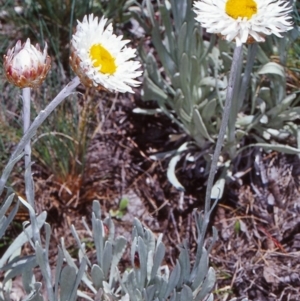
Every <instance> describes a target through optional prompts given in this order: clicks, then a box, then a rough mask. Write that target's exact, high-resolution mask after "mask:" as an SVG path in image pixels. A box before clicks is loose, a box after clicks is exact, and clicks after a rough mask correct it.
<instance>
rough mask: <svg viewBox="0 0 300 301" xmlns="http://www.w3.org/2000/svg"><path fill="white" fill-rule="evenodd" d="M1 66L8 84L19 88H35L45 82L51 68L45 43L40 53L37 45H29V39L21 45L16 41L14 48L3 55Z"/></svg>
mask: <svg viewBox="0 0 300 301" xmlns="http://www.w3.org/2000/svg"><path fill="white" fill-rule="evenodd" d="M3 65H4V71H5V75H6V77H7V79H8V81H9V82H11V83H12V84H14V85H16V86H18V87H20V88H25V87H31V88H37V87H39V86H40V85H41V84H42V82H43V81H44V80H45V77H46V75H47V73H48V71H49V69H50V66H51V59H50V57H49V56H48V55H47V43H45V48H44V51H43V52H42V51H41V49H40V46H39V45H38V44H37V45H36V46H35V47H34V46H33V45H32V44H31V43H30V39H27V41H26V43H24V44H23V45H22V44H21V41H18V42H17V44H16V46H15V47H13V48H12V49H9V50H8V51H7V54H6V55H4V64H3Z"/></svg>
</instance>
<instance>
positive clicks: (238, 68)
mask: <svg viewBox="0 0 300 301" xmlns="http://www.w3.org/2000/svg"><path fill="white" fill-rule="evenodd" d="M290 2H291V1H283V0H278V1H274V0H200V1H195V2H194V11H195V13H196V17H195V19H196V20H197V21H198V22H199V23H200V24H201V26H202V27H203V28H205V29H206V31H207V32H209V33H214V34H217V35H219V36H221V37H222V38H223V39H225V40H227V41H229V42H231V41H235V43H236V47H235V49H234V53H233V58H232V65H231V70H230V75H229V81H228V86H227V91H226V101H225V104H224V111H223V116H222V122H221V126H220V132H219V135H218V140H217V143H216V147H215V151H214V154H213V157H212V161H211V168H210V172H209V177H208V182H207V189H206V196H205V214H209V212H210V207H211V206H210V202H211V198H215V196H214V197H213V193H212V190H213V182H214V177H215V174H216V169H217V164H218V161H219V156H220V153H221V149H222V145H223V141H224V137H225V134H226V130H227V124H228V120H230V121H231V122H230V123H229V126H228V131H227V136H226V139H227V142H228V143H227V144H228V145H232V148H235V147H236V146H235V145H233V144H234V136H235V131H234V129H232V127H233V126H232V125H234V124H235V120H236V115H237V111H238V110H237V108H238V105H239V101H243V98H244V97H245V91H246V88H245V87H247V85H248V83H249V80H250V73H251V70H252V67H253V63H254V56H255V54H254V55H250V56H248V57H249V58H251V59H249V61H247V64H246V68H245V70H244V74H243V81H242V84H240V83H241V81H240V78H241V72H242V64H243V60H242V57H243V45H244V44H252V43H254V46H253V45H251V46H250V47H249V52H250V51H253V53H255V52H256V43H255V42H264V41H265V36H267V35H272V34H274V35H276V36H278V37H282V34H283V33H285V32H287V31H289V30H291V29H292V28H293V26H292V22H291V16H290V15H289V13H290V12H291V11H292V6H291V3H290ZM239 85H240V86H239ZM239 91H244V92H243V93H239ZM233 100H234V102H233V105H232V101H233ZM232 121H233V122H232ZM216 188H217V190H218V191H222V187H216Z"/></svg>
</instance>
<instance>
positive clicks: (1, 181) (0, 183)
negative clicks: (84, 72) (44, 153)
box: [0, 76, 80, 195]
mask: <svg viewBox="0 0 300 301" xmlns="http://www.w3.org/2000/svg"><path fill="white" fill-rule="evenodd" d="M79 84H80V80H79V78H78V77H77V76H76V77H75V78H74V79H73V80H72V81H71V82H70V83H68V84H67V85H66V86H65V87H64V88H63V89H62V90H61V91H60V92H59V93H58V94H57V96H56V97H55V98H54V99H53V100H52V101H51V102H50V103H49V104H48V105H47V107H46V108H45V109H44V110H42V111H40V113H39V114H38V116H37V117H36V118H35V119H34V121H33V122H32V124H31V125H30V127H29V129H28V130H27V131H26V133H25V134H24V135H23V137H22V138H21V140H20V142H19V143H18V145H17V147H16V149H15V150H14V152H13V153H12V154H11V156H10V159H9V161H8V163H7V165H6V166H5V168H4V170H3V173H2V175H1V178H0V195H1V194H2V192H3V189H4V186H5V184H6V181H7V179H8V177H9V175H10V173H11V171H12V169H13V167H14V165H15V164H16V162H18V161H19V159H20V156H22V153H23V150H24V148H25V146H26V144H27V143H28V141H30V139H32V137H33V136H34V135H35V133H36V130H37V129H38V127H39V126H40V125H41V124H42V123H43V122H44V121H45V119H46V118H47V117H48V116H49V115H50V114H51V113H52V112H53V111H54V110H55V108H56V107H57V106H58V105H60V104H61V102H62V101H63V100H64V99H65V98H66V97H68V96H69V95H70V94H71V93H73V91H74V89H75V88H76V87H77V86H78V85H79Z"/></svg>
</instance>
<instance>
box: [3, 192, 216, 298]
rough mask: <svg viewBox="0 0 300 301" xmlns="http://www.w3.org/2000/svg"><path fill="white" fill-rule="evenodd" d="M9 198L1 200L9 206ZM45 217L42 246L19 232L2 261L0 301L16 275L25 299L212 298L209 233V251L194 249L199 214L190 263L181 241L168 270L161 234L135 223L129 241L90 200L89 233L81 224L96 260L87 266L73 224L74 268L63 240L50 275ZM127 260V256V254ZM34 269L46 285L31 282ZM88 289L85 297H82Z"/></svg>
mask: <svg viewBox="0 0 300 301" xmlns="http://www.w3.org/2000/svg"><path fill="white" fill-rule="evenodd" d="M12 197H13V196H11V198H12ZM11 198H10V199H7V201H6V202H10V201H11ZM7 204H8V203H7ZM2 213H3V210H1V211H0V214H1V218H3V215H2ZM45 218H46V213H45V212H44V213H42V214H41V215H40V216H39V217H37V220H38V227H39V228H41V227H42V226H44V229H45V239H44V243H43V246H42V245H41V244H39V243H38V242H35V243H34V242H33V241H31V239H32V231H31V227H30V226H29V227H27V228H24V231H23V232H22V233H21V234H20V235H19V237H17V238H16V240H15V241H14V243H13V244H12V245H11V247H10V248H9V249H8V250H7V251H6V253H5V254H4V255H3V257H2V258H1V261H0V268H1V270H2V271H4V272H5V278H4V281H3V283H2V286H1V295H0V300H9V293H10V292H9V290H10V288H11V287H12V284H13V280H12V279H13V278H14V277H16V276H17V275H21V276H22V281H23V288H24V291H25V292H26V293H27V297H26V298H25V299H24V300H35V301H42V300H50V301H58V300H60V301H63V300H69V301H71V300H76V299H77V298H78V297H81V298H84V299H87V300H124V301H125V300H132V301H138V300H146V301H151V300H157V301H159V300H178V301H189V300H213V294H212V290H213V288H214V285H215V281H216V276H215V271H214V269H213V268H212V267H209V258H208V255H209V252H210V251H211V247H212V245H213V243H214V241H215V240H216V235H217V234H216V231H215V230H214V231H213V239H212V241H211V243H210V244H209V247H208V249H206V248H204V246H203V245H199V242H200V241H201V239H200V238H201V237H202V235H204V233H202V232H203V231H202V223H203V217H202V213H194V219H195V223H196V226H197V230H198V239H197V248H196V254H195V256H193V257H194V258H193V261H192V262H193V263H192V262H191V258H190V257H191V252H190V250H189V248H188V246H187V243H186V242H183V244H182V246H180V255H179V257H178V259H177V261H176V265H175V267H174V268H173V269H172V270H170V268H169V266H167V265H166V264H165V262H164V259H165V253H166V247H165V245H164V243H163V242H162V235H158V236H156V235H155V234H153V233H152V231H151V230H150V229H147V228H145V227H144V226H142V224H141V222H140V221H139V220H138V219H135V220H134V221H133V230H132V241H131V242H128V241H127V239H125V237H123V236H116V235H115V226H114V223H113V221H112V219H111V218H110V217H107V218H105V219H104V220H101V209H100V205H99V203H98V202H97V201H95V202H94V203H93V213H92V230H90V229H89V227H88V226H87V224H86V223H85V222H84V224H85V226H86V228H87V231H88V233H90V235H91V237H92V241H93V243H94V247H95V253H96V262H95V263H92V262H91V261H90V259H89V258H88V257H87V255H86V249H85V244H84V243H82V242H81V241H80V238H79V235H78V233H77V232H76V230H75V228H74V227H73V226H72V228H71V231H72V234H73V236H74V238H75V241H76V243H77V247H78V264H76V263H75V262H76V260H75V258H72V256H71V255H70V253H69V252H68V250H67V249H66V247H65V244H64V239H63V238H62V240H61V245H60V246H59V247H58V252H57V261H56V266H55V273H54V274H55V276H54V277H52V274H51V270H50V265H49V259H50V258H49V251H50V250H49V248H50V237H51V228H50V226H49V225H48V224H47V223H45ZM27 241H30V242H31V245H32V248H33V250H34V252H33V254H32V255H28V256H21V255H20V250H21V247H22V246H23V245H24V243H25V242H27ZM128 243H129V245H130V250H129V254H130V255H129V256H130V259H131V265H132V267H128V268H127V269H126V270H125V271H124V272H121V271H120V270H119V268H118V264H119V262H120V260H121V259H122V258H124V254H125V250H126V247H127V246H128ZM51 253H52V254H53V252H51ZM126 257H127V258H128V255H126ZM78 266H79V267H78ZM36 267H39V269H40V271H41V274H42V276H43V285H44V286H45V287H43V286H42V283H41V282H36V280H35V274H34V270H33V268H36ZM83 284H84V285H83ZM45 289H46V290H47V295H48V296H47V297H48V298H47V299H44V294H43V293H42V292H43V291H45ZM87 291H89V294H87V293H86V292H87ZM91 295H93V297H91ZM97 298H98V299H97Z"/></svg>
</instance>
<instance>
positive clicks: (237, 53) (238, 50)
mask: <svg viewBox="0 0 300 301" xmlns="http://www.w3.org/2000/svg"><path fill="white" fill-rule="evenodd" d="M242 54H243V45H241V46H236V47H235V49H234V53H233V58H232V65H231V69H230V76H229V82H228V86H227V92H226V100H225V105H224V111H223V117H222V122H221V128H220V132H219V135H218V140H217V144H216V148H215V151H214V154H213V157H212V161H211V167H210V171H209V176H208V181H207V188H206V195H205V208H204V220H203V228H202V235H201V240H202V244H200V245H201V246H202V245H203V241H204V237H205V233H206V230H207V227H208V224H209V220H210V214H211V211H212V207H211V192H212V188H213V184H214V179H215V174H216V171H217V164H218V161H219V156H220V153H221V149H222V145H223V142H224V137H225V133H226V128H227V124H228V119H229V115H230V110H231V103H232V98H233V93H234V91H235V88H236V87H235V85H236V83H237V77H238V76H239V72H237V71H238V69H239V62H240V61H241V56H242ZM213 207H214V206H213Z"/></svg>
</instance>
